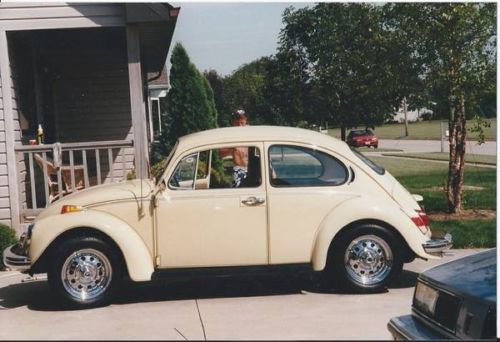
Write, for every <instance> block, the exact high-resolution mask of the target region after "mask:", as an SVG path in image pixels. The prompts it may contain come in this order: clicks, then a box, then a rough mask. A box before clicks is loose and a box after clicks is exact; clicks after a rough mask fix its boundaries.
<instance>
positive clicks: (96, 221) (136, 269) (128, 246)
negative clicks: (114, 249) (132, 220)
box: [30, 210, 154, 281]
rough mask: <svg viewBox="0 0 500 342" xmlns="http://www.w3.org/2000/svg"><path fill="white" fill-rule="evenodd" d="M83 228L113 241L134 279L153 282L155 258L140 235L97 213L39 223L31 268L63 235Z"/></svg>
mask: <svg viewBox="0 0 500 342" xmlns="http://www.w3.org/2000/svg"><path fill="white" fill-rule="evenodd" d="M82 227H86V228H91V229H95V230H97V231H100V232H101V233H103V234H105V235H107V236H108V237H109V238H110V239H112V240H113V241H114V243H115V244H116V245H117V246H118V248H120V250H121V252H122V254H123V257H124V259H125V264H126V266H127V271H128V274H129V276H130V278H131V279H132V280H134V281H149V280H151V274H152V273H153V271H154V264H153V257H152V255H151V253H150V251H149V250H148V248H147V247H146V244H145V243H144V241H142V239H141V237H140V236H139V234H137V233H136V231H135V230H134V229H133V228H132V227H130V226H129V225H128V224H127V223H125V222H123V221H122V220H120V219H118V218H117V217H115V216H112V215H110V214H107V213H104V212H101V211H96V210H85V211H82V212H75V213H67V214H63V215H54V216H49V217H46V218H44V219H42V220H40V221H36V223H35V227H34V229H33V235H32V237H31V245H30V258H31V263H32V265H33V264H34V263H35V262H36V261H37V260H38V259H39V258H40V257H41V256H42V255H43V254H44V253H45V251H46V250H47V248H48V247H49V246H50V245H51V243H52V242H53V241H55V240H56V239H57V238H58V237H59V236H60V235H61V234H64V233H66V232H69V231H71V230H74V229H78V228H82Z"/></svg>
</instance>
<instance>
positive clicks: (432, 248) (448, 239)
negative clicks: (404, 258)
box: [422, 233, 453, 256]
mask: <svg viewBox="0 0 500 342" xmlns="http://www.w3.org/2000/svg"><path fill="white" fill-rule="evenodd" d="M452 246H453V237H452V236H451V234H450V233H448V234H446V235H445V236H444V237H443V238H442V239H432V240H428V241H427V242H425V243H424V244H422V247H423V248H424V250H425V252H426V253H428V254H430V255H436V256H441V255H443V253H444V252H446V251H447V250H449V249H450V248H451V247H452Z"/></svg>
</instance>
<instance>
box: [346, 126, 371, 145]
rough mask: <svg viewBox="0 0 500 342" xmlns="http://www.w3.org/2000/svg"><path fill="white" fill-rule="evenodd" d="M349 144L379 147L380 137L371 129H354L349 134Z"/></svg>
mask: <svg viewBox="0 0 500 342" xmlns="http://www.w3.org/2000/svg"><path fill="white" fill-rule="evenodd" d="M347 144H348V145H349V146H353V147H362V146H366V147H370V146H373V147H375V148H378V138H377V136H376V135H375V134H373V132H372V131H370V130H369V129H366V130H353V131H350V132H349V135H348V136H347Z"/></svg>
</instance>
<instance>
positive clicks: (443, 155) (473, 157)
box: [383, 152, 497, 165]
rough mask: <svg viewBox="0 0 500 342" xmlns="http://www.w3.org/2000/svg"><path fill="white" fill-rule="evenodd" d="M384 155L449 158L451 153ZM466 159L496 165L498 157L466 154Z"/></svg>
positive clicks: (432, 158) (386, 154)
mask: <svg viewBox="0 0 500 342" xmlns="http://www.w3.org/2000/svg"><path fill="white" fill-rule="evenodd" d="M383 155H384V156H392V157H406V158H415V159H431V160H444V161H448V160H449V154H448V153H447V152H428V153H384V154H383ZM465 161H466V162H467V163H475V164H486V165H496V163H497V157H496V156H488V155H484V154H474V155H472V154H466V155H465Z"/></svg>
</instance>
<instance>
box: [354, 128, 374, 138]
mask: <svg viewBox="0 0 500 342" xmlns="http://www.w3.org/2000/svg"><path fill="white" fill-rule="evenodd" d="M352 135H353V136H355V137H359V136H362V135H373V132H372V131H370V130H369V129H367V130H366V131H352Z"/></svg>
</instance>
